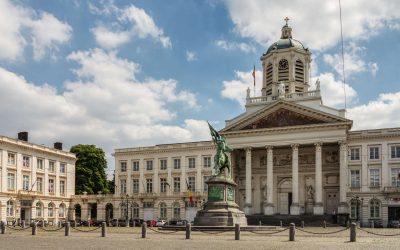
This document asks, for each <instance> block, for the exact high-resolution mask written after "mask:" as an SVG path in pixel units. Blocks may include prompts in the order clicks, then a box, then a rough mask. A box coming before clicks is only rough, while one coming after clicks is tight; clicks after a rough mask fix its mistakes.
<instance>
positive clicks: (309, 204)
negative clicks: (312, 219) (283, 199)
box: [306, 199, 314, 214]
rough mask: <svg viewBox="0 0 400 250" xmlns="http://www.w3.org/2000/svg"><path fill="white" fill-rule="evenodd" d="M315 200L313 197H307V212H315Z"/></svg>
mask: <svg viewBox="0 0 400 250" xmlns="http://www.w3.org/2000/svg"><path fill="white" fill-rule="evenodd" d="M313 207H314V201H313V200H312V199H307V201H306V214H312V213H313V212H314V210H313Z"/></svg>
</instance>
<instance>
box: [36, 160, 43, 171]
mask: <svg viewBox="0 0 400 250" xmlns="http://www.w3.org/2000/svg"><path fill="white" fill-rule="evenodd" d="M36 162H37V164H36V165H37V166H36V168H37V169H40V170H43V159H37V161H36Z"/></svg>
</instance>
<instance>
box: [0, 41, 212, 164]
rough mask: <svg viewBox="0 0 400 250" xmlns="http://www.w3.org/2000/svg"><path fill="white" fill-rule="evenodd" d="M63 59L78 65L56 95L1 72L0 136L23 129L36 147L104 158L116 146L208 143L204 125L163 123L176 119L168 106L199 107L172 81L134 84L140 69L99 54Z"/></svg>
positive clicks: (80, 53)
mask: <svg viewBox="0 0 400 250" xmlns="http://www.w3.org/2000/svg"><path fill="white" fill-rule="evenodd" d="M68 59H69V60H71V61H73V62H76V63H77V65H78V66H77V68H76V69H75V70H74V73H75V75H76V79H73V80H70V81H68V82H66V83H65V88H64V89H62V90H59V91H57V90H56V89H55V88H53V87H50V86H49V85H37V84H34V83H31V82H28V81H27V80H26V79H25V78H24V77H22V76H19V75H16V74H15V73H13V72H10V71H8V70H6V69H4V68H1V67H0V89H1V91H0V120H2V121H7V123H5V124H3V125H2V128H1V130H2V134H5V135H10V136H15V134H16V133H17V132H18V131H22V130H26V131H29V132H30V138H32V141H33V142H36V143H45V144H47V145H51V143H52V142H54V141H58V140H61V141H63V142H64V143H65V145H66V148H67V147H68V146H71V145H74V144H78V143H85V144H88V143H90V144H96V145H98V146H100V147H102V148H104V149H105V150H106V152H107V153H108V155H109V154H110V153H111V152H112V150H113V149H114V148H117V147H134V146H141V145H151V144H156V143H171V142H184V141H193V140H205V139H209V136H207V135H208V128H207V126H206V124H205V122H204V121H199V120H192V119H186V120H184V122H183V123H182V124H178V125H168V124H167V123H171V122H172V121H173V119H174V118H176V117H177V116H178V114H177V113H176V111H174V110H172V109H171V107H170V105H171V104H179V105H181V106H185V107H187V108H192V109H196V108H197V107H198V104H197V100H196V96H195V95H194V94H193V93H191V92H189V91H181V90H178V83H177V82H176V81H175V80H173V79H167V80H163V79H158V80H157V79H152V78H149V79H147V80H145V81H138V80H136V77H135V74H136V73H137V72H138V71H139V68H140V67H139V65H137V64H136V63H134V62H131V61H128V60H125V59H122V58H119V57H117V56H116V54H115V53H112V52H105V51H103V50H101V49H94V50H90V51H78V52H74V53H72V54H71V55H69V56H68ZM15 114H18V115H15ZM109 164H110V165H113V163H112V162H111V163H109Z"/></svg>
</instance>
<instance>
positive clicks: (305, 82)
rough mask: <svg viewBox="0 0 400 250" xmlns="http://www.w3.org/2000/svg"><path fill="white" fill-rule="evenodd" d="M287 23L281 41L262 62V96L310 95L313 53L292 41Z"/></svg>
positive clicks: (290, 30)
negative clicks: (304, 93)
mask: <svg viewBox="0 0 400 250" xmlns="http://www.w3.org/2000/svg"><path fill="white" fill-rule="evenodd" d="M284 20H285V22H286V23H285V25H284V26H283V27H282V30H281V31H282V34H281V38H280V39H279V40H278V41H276V42H275V43H273V44H272V45H271V46H270V47H269V48H268V50H267V52H266V53H264V54H263V55H262V56H261V58H260V60H261V62H262V66H263V84H262V89H261V93H262V96H272V97H276V96H284V95H286V94H291V93H302V92H307V91H308V87H309V81H310V79H309V72H310V63H311V53H310V52H309V50H308V49H307V48H305V47H304V46H303V44H302V43H301V42H300V41H297V40H295V39H293V38H292V28H291V27H290V26H289V24H288V22H289V18H288V17H286V18H285V19H284Z"/></svg>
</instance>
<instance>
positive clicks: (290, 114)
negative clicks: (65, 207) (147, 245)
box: [73, 20, 400, 226]
mask: <svg viewBox="0 0 400 250" xmlns="http://www.w3.org/2000/svg"><path fill="white" fill-rule="evenodd" d="M260 59H261V63H262V68H263V83H262V89H261V96H257V97H251V96H250V91H249V90H248V91H247V97H246V104H245V108H246V109H245V112H244V113H242V114H239V115H238V116H236V117H234V118H232V119H229V120H227V121H226V124H225V127H224V128H223V129H222V130H221V131H220V133H221V134H223V135H224V136H225V138H226V140H227V142H228V144H229V145H230V146H231V147H232V148H233V149H234V150H233V152H232V153H231V161H232V165H233V178H234V180H235V181H236V183H237V184H238V187H237V190H236V202H237V203H238V204H239V206H240V208H241V209H242V210H243V211H244V212H245V213H246V215H249V216H252V215H260V216H262V215H265V216H271V215H288V216H289V215H290V216H297V215H303V214H308V215H318V216H320V215H337V216H338V217H339V218H340V217H341V218H347V217H350V218H351V219H355V220H360V221H361V223H362V225H369V224H370V223H377V224H378V225H383V226H386V225H387V224H388V222H389V221H390V220H397V219H399V217H400V193H399V191H400V129H399V128H387V129H386V128H383V129H374V130H362V131H352V130H351V128H352V121H351V120H350V119H348V118H346V112H345V110H344V109H335V108H332V107H328V106H325V105H324V104H323V99H322V95H323V94H325V95H327V94H329V93H321V91H320V85H321V84H322V85H323V84H324V83H323V82H321V83H320V82H319V81H317V82H316V83H315V86H316V87H315V88H313V89H310V62H311V52H310V51H309V50H308V49H307V48H306V47H305V46H304V45H303V44H302V43H301V42H300V41H297V40H295V39H294V38H293V37H292V29H291V27H290V26H289V25H288V23H287V20H286V24H285V25H284V26H283V27H282V34H281V37H280V39H279V40H278V41H277V42H275V43H273V44H272V45H271V46H270V47H269V48H268V50H267V51H266V52H265V53H264V54H263V55H262V56H261V58H260ZM338 91H341V90H338ZM243 94H244V95H245V94H246V93H243ZM371 115H373V114H371ZM214 153H215V152H214V145H213V144H212V142H211V141H206V142H188V143H177V144H162V145H155V146H151V147H140V148H123V149H116V150H115V152H114V154H113V155H114V157H115V166H116V171H115V178H116V185H117V188H116V193H115V195H114V197H108V198H106V197H104V198H101V197H100V198H101V199H100V198H98V197H97V198H96V197H95V196H94V197H92V198H91V197H75V198H74V199H73V203H77V204H78V203H79V204H80V205H81V206H82V208H85V209H86V210H87V211H89V210H90V208H89V207H88V206H89V205H88V204H90V200H92V202H93V203H96V206H97V209H98V210H99V209H100V210H101V211H102V212H99V213H97V214H98V215H99V216H98V218H97V219H106V217H107V218H111V217H113V218H121V219H127V218H141V219H167V220H170V219H187V220H189V221H192V220H193V217H194V216H195V214H196V211H197V210H198V209H200V208H201V206H202V204H203V203H204V202H205V200H206V199H207V185H206V184H205V181H206V180H207V178H208V177H209V176H210V175H211V174H212V168H213V165H214V163H213V160H212V159H213V156H214ZM110 211H112V212H110ZM83 214H86V212H85V213H83ZM100 215H101V216H100ZM101 217H104V218H101Z"/></svg>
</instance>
